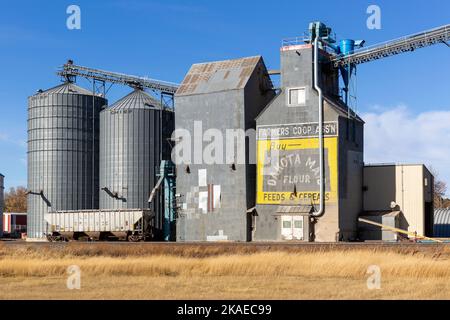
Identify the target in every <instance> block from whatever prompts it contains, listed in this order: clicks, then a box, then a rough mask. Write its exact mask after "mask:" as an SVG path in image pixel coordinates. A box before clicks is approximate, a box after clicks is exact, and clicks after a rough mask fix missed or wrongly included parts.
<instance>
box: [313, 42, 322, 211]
mask: <svg viewBox="0 0 450 320" xmlns="http://www.w3.org/2000/svg"><path fill="white" fill-rule="evenodd" d="M314 89H315V90H316V91H317V93H318V94H319V162H320V178H319V179H320V180H319V184H320V206H319V211H317V212H313V213H312V214H311V215H312V217H314V218H320V217H322V216H323V215H324V214H325V181H324V148H323V92H322V89H321V88H320V86H319V37H316V39H315V40H314Z"/></svg>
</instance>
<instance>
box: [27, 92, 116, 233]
mask: <svg viewBox="0 0 450 320" xmlns="http://www.w3.org/2000/svg"><path fill="white" fill-rule="evenodd" d="M106 105H107V100H106V99H104V98H103V97H100V96H94V95H93V94H92V93H91V92H90V91H87V90H85V89H83V88H80V87H78V86H76V85H74V84H73V83H64V84H62V85H59V86H57V87H55V88H52V89H49V90H47V91H43V92H42V91H40V92H38V93H37V94H36V95H34V96H32V97H30V98H29V105H28V191H29V195H28V215H29V216H28V222H27V227H28V238H31V239H33V238H35V239H39V238H43V237H44V233H45V232H47V230H46V229H47V228H46V223H45V220H44V215H45V214H47V213H48V212H53V211H58V210H85V209H97V208H98V201H99V200H98V194H99V185H98V177H99V172H98V157H99V115H100V111H101V109H102V108H103V107H104V106H106Z"/></svg>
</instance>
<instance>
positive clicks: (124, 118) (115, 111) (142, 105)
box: [100, 89, 174, 229]
mask: <svg viewBox="0 0 450 320" xmlns="http://www.w3.org/2000/svg"><path fill="white" fill-rule="evenodd" d="M160 116H161V103H160V102H159V101H157V100H156V99H154V98H153V97H151V96H150V95H149V94H147V93H146V92H144V91H143V90H140V89H135V90H134V91H133V92H132V93H130V94H129V95H127V96H126V97H124V98H122V99H120V100H119V101H117V102H116V103H114V104H113V105H112V106H111V107H110V108H108V109H106V110H103V111H102V112H101V115H100V118H101V121H100V123H101V125H100V141H101V142H100V145H101V147H100V188H101V191H100V209H145V208H149V203H148V199H149V196H150V193H151V191H152V189H153V188H154V186H155V184H156V182H157V179H158V178H157V176H156V174H157V173H158V171H157V170H158V169H157V168H158V166H159V164H160V160H161V158H162V159H165V160H168V159H170V152H171V147H170V143H169V141H168V138H169V137H170V136H171V134H172V131H173V128H174V113H173V111H172V110H171V109H167V108H164V111H163V113H162V118H160ZM160 123H162V126H161V125H160ZM160 153H161V155H160ZM151 209H154V210H157V208H156V207H151ZM155 223H156V227H157V229H160V228H161V227H162V225H161V224H162V221H161V219H160V218H159V217H158V215H157V219H156V221H155Z"/></svg>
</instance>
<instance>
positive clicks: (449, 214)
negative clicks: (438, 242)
mask: <svg viewBox="0 0 450 320" xmlns="http://www.w3.org/2000/svg"><path fill="white" fill-rule="evenodd" d="M433 229H434V230H433V237H435V238H450V208H447V209H436V210H434V228H433Z"/></svg>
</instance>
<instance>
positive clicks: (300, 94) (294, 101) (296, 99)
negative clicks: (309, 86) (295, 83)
mask: <svg viewBox="0 0 450 320" xmlns="http://www.w3.org/2000/svg"><path fill="white" fill-rule="evenodd" d="M305 104H306V88H292V89H289V97H288V105H289V106H302V105H305Z"/></svg>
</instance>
